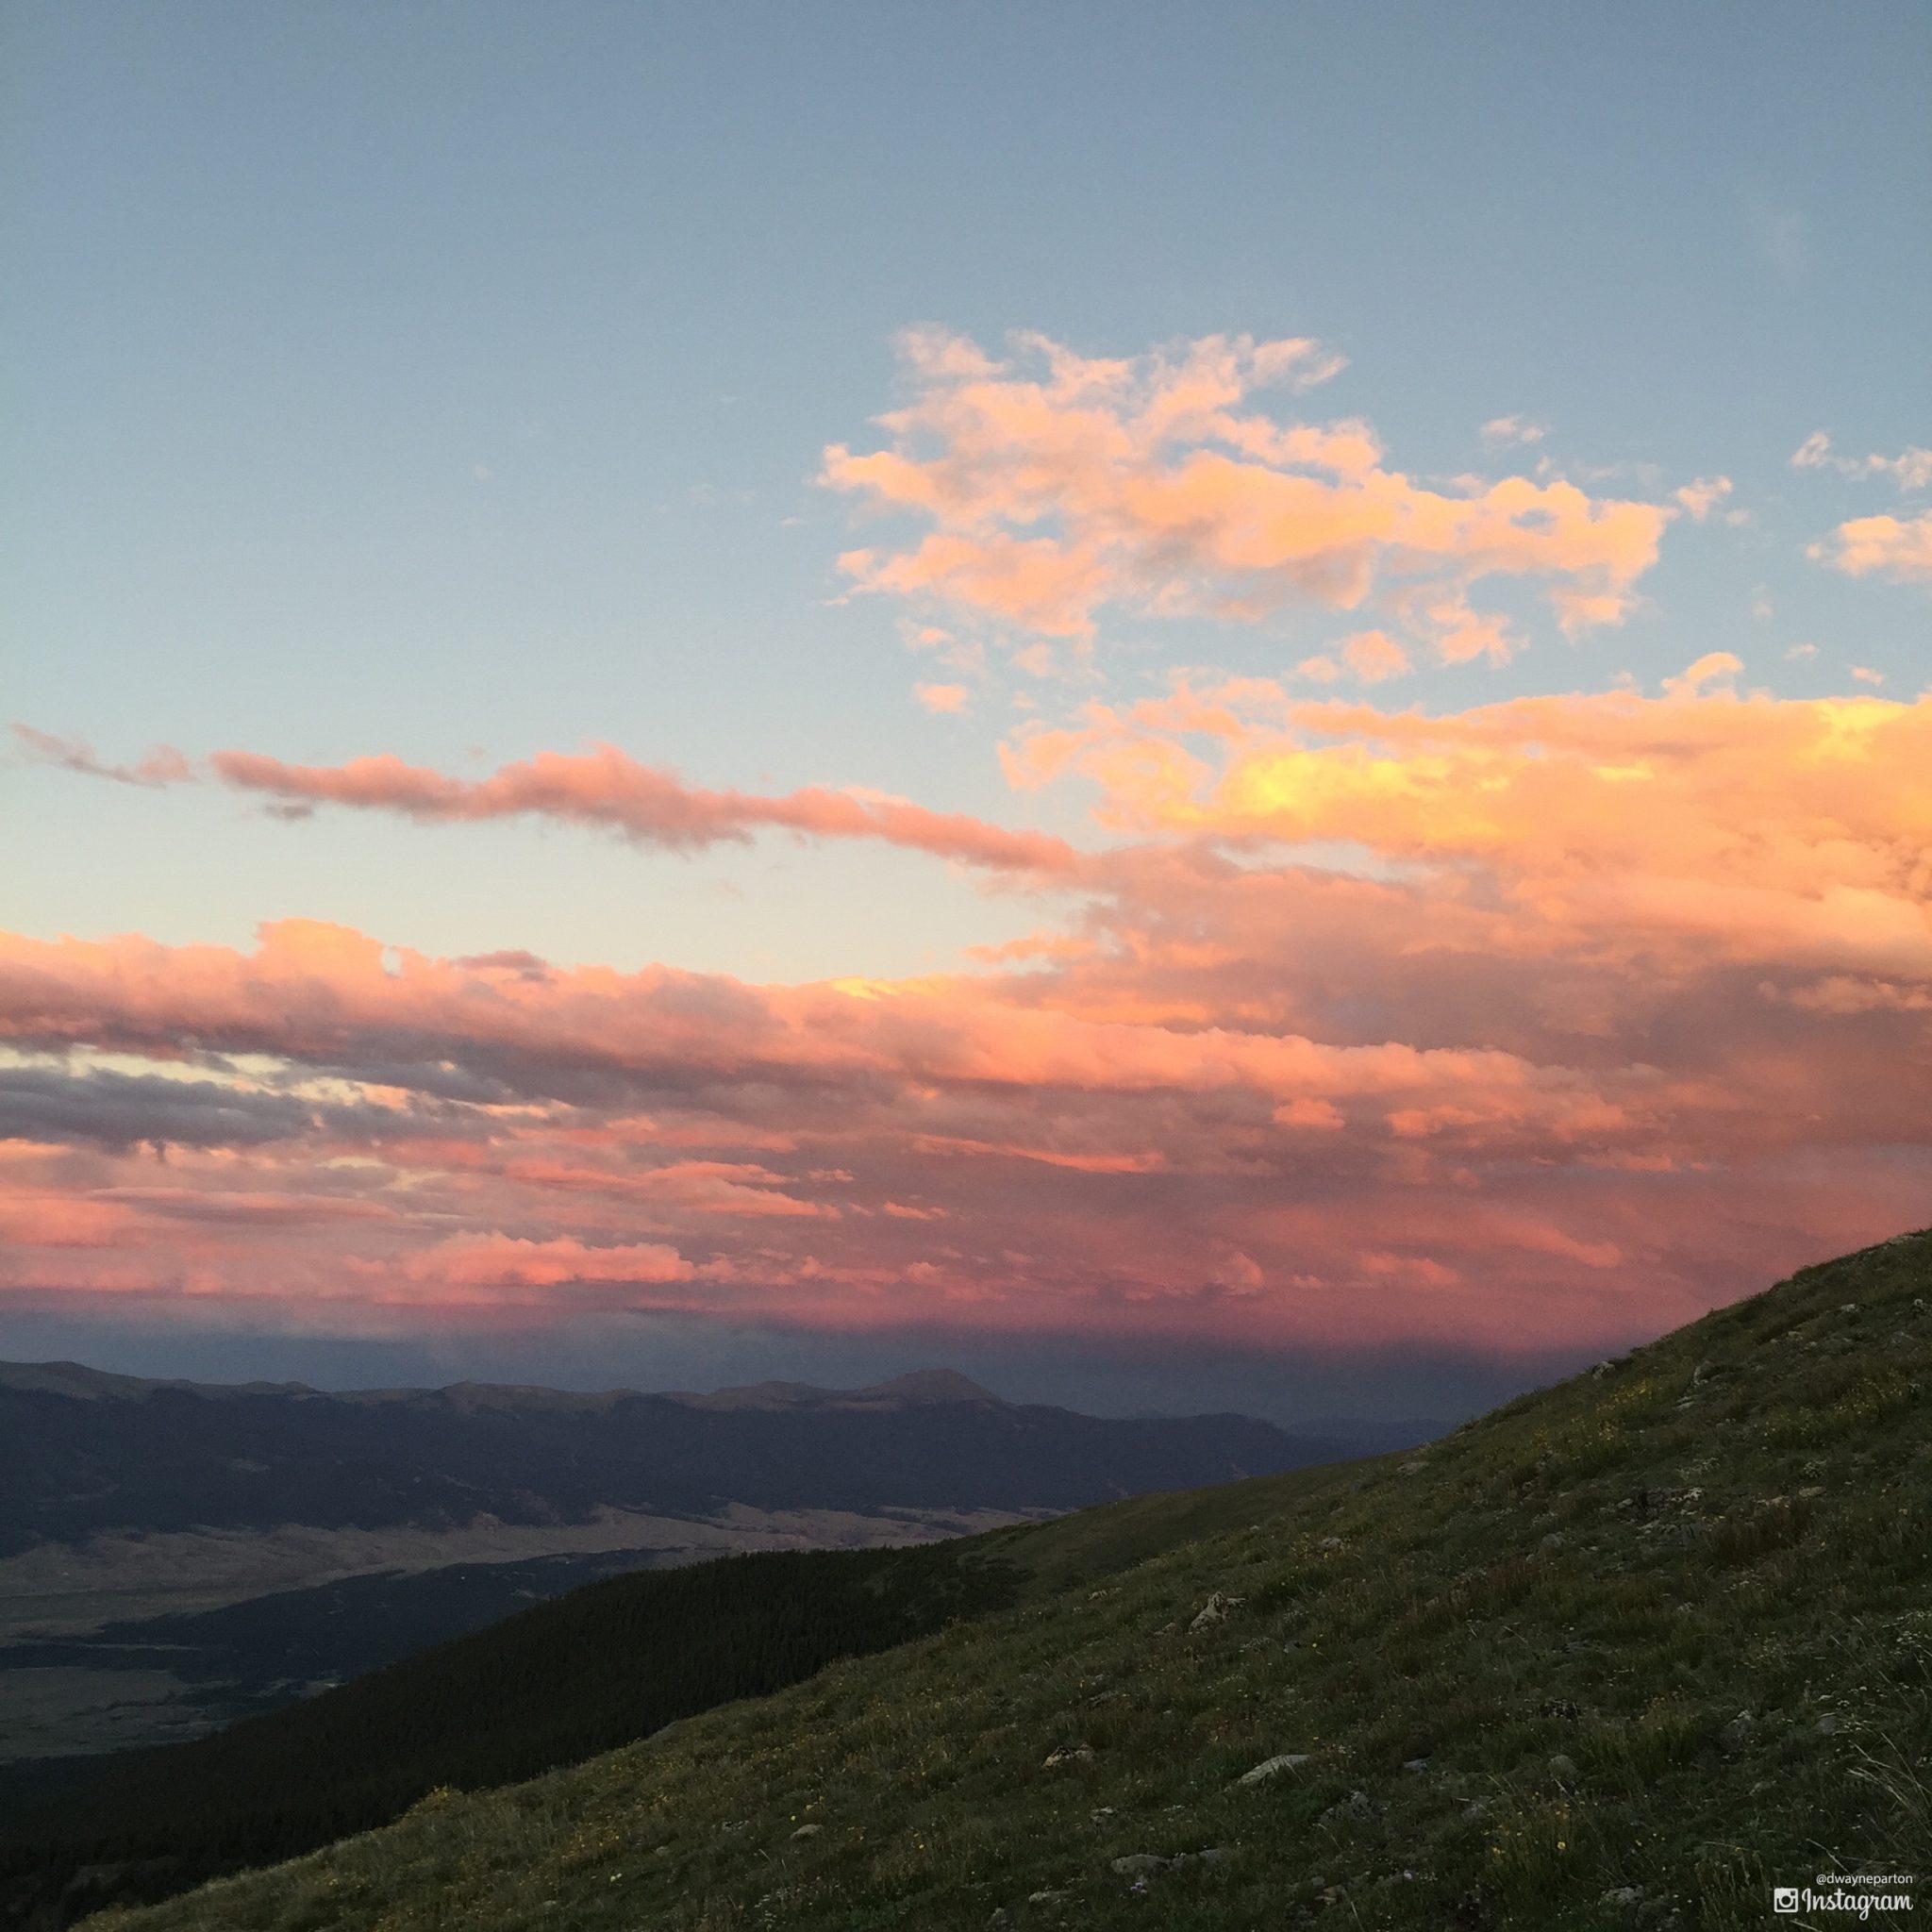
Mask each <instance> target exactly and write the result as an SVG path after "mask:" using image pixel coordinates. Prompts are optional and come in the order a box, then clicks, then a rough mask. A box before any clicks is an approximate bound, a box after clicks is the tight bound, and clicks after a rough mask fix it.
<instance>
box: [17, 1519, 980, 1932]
mask: <svg viewBox="0 0 1932 1932" xmlns="http://www.w3.org/2000/svg"><path fill="white" fill-rule="evenodd" d="M1017 1583H1018V1573H1017V1572H1015V1571H1014V1570H1013V1569H1011V1568H1010V1567H1009V1566H1008V1565H1006V1564H1004V1563H999V1562H993V1561H989V1560H988V1559H987V1558H985V1557H983V1556H979V1555H976V1554H973V1553H970V1552H969V1550H968V1548H967V1547H966V1546H964V1545H959V1544H953V1543H933V1544H924V1545H921V1546H918V1547H915V1548H910V1549H900V1550H859V1551H814V1552H779V1553H772V1554H766V1555H758V1556H746V1557H725V1558H723V1559H721V1560H718V1561H715V1562H708V1563H701V1564H696V1565H693V1566H691V1568H688V1569H682V1570H670V1571H654V1572H647V1573H644V1574H637V1575H630V1576H622V1577H613V1578H611V1579H609V1580H608V1581H606V1582H603V1583H594V1584H591V1585H589V1586H587V1587H586V1588H584V1589H582V1590H578V1591H573V1592H572V1593H571V1594H570V1595H568V1596H565V1597H560V1598H558V1599H557V1600H556V1601H555V1602H552V1603H547V1604H541V1605H539V1606H537V1607H534V1608H531V1609H529V1610H525V1611H524V1612H523V1613H521V1614H520V1615H517V1616H514V1617H510V1618H508V1619H506V1620H505V1621H504V1622H502V1623H500V1624H492V1625H491V1627H489V1628H488V1629H485V1630H480V1631H477V1632H476V1633H475V1634H474V1635H473V1636H469V1637H465V1638H461V1639H458V1641H455V1642H453V1643H448V1644H444V1645H441V1646H440V1647H439V1648H437V1649H435V1650H431V1651H426V1652H425V1653H423V1654H422V1655H421V1656H418V1657H411V1658H408V1659H407V1660H406V1661H404V1662H402V1663H399V1664H393V1665H391V1666H390V1667H389V1668H388V1669H386V1670H382V1671H377V1672H375V1673H374V1674H371V1675H369V1676H366V1677H362V1678H358V1679H357V1680H356V1681H355V1682H353V1683H350V1684H345V1685H343V1686H341V1688H340V1689H337V1690H334V1691H326V1692H325V1693H324V1694H323V1695H321V1696H319V1697H316V1698H313V1699H311V1700H310V1701H309V1702H308V1703H305V1704H299V1705H295V1706H292V1707H289V1708H287V1709H283V1710H278V1711H274V1712H271V1713H269V1714H267V1715H265V1716H261V1717H257V1718H251V1719H248V1720H246V1721H244V1722H243V1723H241V1724H236V1725H234V1726H233V1727H232V1728H230V1729H228V1730H225V1731H222V1732H218V1733H216V1734H214V1735H213V1736H210V1737H207V1738H202V1739H197V1740H194V1741H193V1742H192V1743H187V1744H175V1745H169V1746H165V1747H162V1748H158V1749H155V1750H149V1751H142V1752H129V1753H125V1754H117V1756H116V1757H115V1758H114V1760H112V1762H111V1763H110V1764H109V1765H108V1767H106V1768H105V1769H103V1770H101V1771H99V1772H97V1773H96V1774H93V1775H92V1776H85V1777H79V1778H76V1779H75V1780H74V1781H73V1782H72V1783H67V1784H64V1785H63V1787H62V1788H61V1789H60V1790H58V1791H56V1792H54V1793H52V1794H51V1795H49V1796H47V1797H46V1798H45V1799H43V1800H42V1802H41V1803H39V1804H37V1805H35V1806H33V1807H30V1808H24V1809H22V1810H20V1811H19V1812H18V1813H17V1814H16V1815H15V1816H13V1817H11V1818H10V1819H8V1821H7V1822H6V1823H5V1824H0V1900H4V1907H0V1924H9V1925H12V1926H19V1927H25V1926H57V1925H61V1924H67V1923H69V1922H71V1920H73V1919H74V1918H76V1917H78V1916H80V1915H81V1914H82V1913H83V1912H86V1911H92V1910H96V1909H98V1908H99V1907H101V1906H103V1905H106V1904H109V1903H114V1902H123V1901H125V1902H132V1901H136V1900H151V1899H156V1898H163V1897H167V1896H169V1895H170V1894H172V1893H174V1892H176V1891H181V1890H186V1889H188V1888H189V1887H191V1886H193V1885H196V1884H199V1883H200V1882H201V1881H202V1880H204V1879H206V1878H209V1877H213V1876H216V1875H218V1874H223V1873H225V1872H232V1871H236V1870H239V1869H242V1868H244V1867H247V1866H251V1865H261V1864H268V1863H273V1862H275V1861H277V1860H280V1859H283V1858H290V1857H296V1856H298V1855H299V1854H301V1853H303V1852H307V1851H311V1850H313V1849H315V1848H316V1847H317V1846H319V1845H324V1844H326V1843H328V1842H329V1841H331V1840H334V1839H338V1838H341V1837H344V1836H346V1835H348V1834H350V1833H352V1832H358V1831H366V1830H368V1829H370V1828H372V1827H374V1826H375V1825H379V1824H388V1823H389V1822H390V1821H391V1820H392V1819H394V1818H396V1817H398V1816H400V1815H401V1813H402V1812H404V1811H406V1810H407V1809H408V1807H410V1806H411V1805H412V1804H414V1803H415V1802H416V1801H417V1800H418V1799H419V1798H421V1797H423V1796H424V1795H425V1793H426V1792H428V1791H430V1790H435V1789H436V1788H437V1787H438V1786H441V1785H449V1786H454V1787H456V1788H457V1789H458V1790H478V1789H482V1788H485V1787H488V1786H491V1785H499V1784H507V1783H511V1782H514V1781H516V1780H518V1779H521V1778H525V1777H531V1776H534V1775H536V1774H538V1773H540V1772H542V1771H547V1770H550V1769H553V1768H554V1767H556V1766H558V1765H564V1764H573V1763H576V1762H579V1761H581V1760H582V1759H583V1758H586V1757H594V1756H595V1755H596V1754H597V1753H599V1752H602V1751H608V1750H611V1749H613V1748H614V1747H615V1746H617V1745H620V1744H624V1743H627V1742H629V1741H630V1740H633V1739H637V1738H642V1737H646V1736H648V1735H649V1734H650V1733H651V1732H652V1731H655V1730H657V1729H658V1728H659V1727H661V1726H662V1725H664V1724H669V1723H671V1722H672V1721H673V1720H674V1719H676V1718H682V1717H690V1716H693V1715H695V1714H696V1713H697V1712H699V1711H702V1710H707V1709H709V1708H710V1707H713V1706H715V1705H718V1704H723V1703H727V1702H729V1701H731V1700H733V1699H735V1698H741V1697H758V1696H762V1695H765V1694H768V1693H769V1692H771V1691H777V1690H780V1689H782V1688H783V1687H785V1686H786V1685H788V1684H794V1683H797V1682H798V1681H800V1680H801V1679H802V1678H805V1677H808V1676H810V1675H811V1674H813V1673H814V1672H816V1671H818V1670H821V1669H823V1668H824V1666H825V1665H826V1664H828V1663H831V1662H833V1661H834V1660H836V1659H838V1658H840V1657H857V1656H862V1655H865V1654H868V1653H871V1652H874V1651H879V1650H884V1649H888V1648H890V1647H891V1645H893V1644H896V1643H902V1642H905V1641H908V1639H910V1638H913V1637H918V1636H921V1635H924V1633H926V1632H927V1631H931V1630H935V1629H938V1628H940V1627H941V1626H942V1625H943V1624H947V1623H949V1622H952V1621H954V1620H955V1619H958V1618H960V1617H970V1616H975V1615H980V1614H983V1613H985V1612H987V1611H989V1610H991V1609H995V1608H998V1607H1002V1606H1003V1605H1005V1604H1007V1603H1008V1602H1010V1601H1012V1600H1013V1597H1014V1595H1015V1592H1016V1588H1017Z"/></svg>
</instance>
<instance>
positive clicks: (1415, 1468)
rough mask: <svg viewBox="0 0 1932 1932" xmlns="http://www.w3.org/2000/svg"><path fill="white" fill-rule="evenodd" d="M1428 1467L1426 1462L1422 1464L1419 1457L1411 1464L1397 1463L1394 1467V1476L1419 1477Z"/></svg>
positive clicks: (1422, 1461)
mask: <svg viewBox="0 0 1932 1932" xmlns="http://www.w3.org/2000/svg"><path fill="white" fill-rule="evenodd" d="M1428 1466H1429V1465H1428V1464H1427V1463H1426V1462H1424V1460H1423V1459H1422V1457H1419V1456H1418V1457H1416V1458H1415V1460H1414V1461H1412V1462H1403V1463H1398V1464H1397V1465H1396V1470H1395V1474H1397V1475H1420V1474H1422V1473H1423V1471H1424V1470H1425V1469H1426V1468H1428Z"/></svg>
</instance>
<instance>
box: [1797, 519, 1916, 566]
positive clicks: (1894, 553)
mask: <svg viewBox="0 0 1932 1932" xmlns="http://www.w3.org/2000/svg"><path fill="white" fill-rule="evenodd" d="M1833 535H1834V539H1835V541H1836V543H1837V546H1838V547H1837V548H1836V549H1833V548H1832V545H1831V544H1830V543H1828V542H1827V543H1814V544H1812V545H1811V547H1810V549H1809V550H1808V551H1807V553H1806V554H1807V556H1809V557H1810V558H1812V559H1813V561H1815V562H1819V563H1826V564H1829V565H1830V566H1831V568H1832V569H1833V570H1841V571H1843V572H1844V574H1845V575H1847V576H1851V577H1863V576H1883V577H1890V578H1891V579H1892V581H1893V582H1895V583H1902V584H1917V583H1932V511H1928V512H1927V513H1926V514H1924V515H1923V516H1916V517H1907V518H1905V519H1900V518H1898V517H1890V516H1879V517H1854V518H1853V519H1852V521H1851V522H1850V523H1846V524H1840V525H1839V526H1838V529H1837V530H1836V531H1835V532H1834V533H1833Z"/></svg>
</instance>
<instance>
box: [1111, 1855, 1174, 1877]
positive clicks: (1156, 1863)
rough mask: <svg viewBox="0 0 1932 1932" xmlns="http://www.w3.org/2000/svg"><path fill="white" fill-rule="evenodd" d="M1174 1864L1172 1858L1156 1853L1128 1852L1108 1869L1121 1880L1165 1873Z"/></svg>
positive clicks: (1113, 1861) (1112, 1862) (1116, 1859)
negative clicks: (1117, 1874) (1115, 1873)
mask: <svg viewBox="0 0 1932 1932" xmlns="http://www.w3.org/2000/svg"><path fill="white" fill-rule="evenodd" d="M1173 1863H1174V1860H1173V1859H1172V1858H1163V1857H1161V1856H1160V1854H1159V1853H1158V1852H1129V1853H1128V1854H1127V1855H1126V1857H1124V1858H1115V1859H1113V1860H1112V1861H1111V1863H1110V1866H1109V1869H1110V1870H1112V1871H1114V1872H1117V1873H1119V1874H1120V1875H1121V1876H1122V1877H1123V1878H1145V1877H1146V1876H1147V1875H1148V1874H1150V1873H1154V1872H1165V1871H1166V1870H1167V1869H1168V1867H1169V1866H1170V1865H1172V1864H1173Z"/></svg>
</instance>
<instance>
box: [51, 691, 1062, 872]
mask: <svg viewBox="0 0 1932 1932" xmlns="http://www.w3.org/2000/svg"><path fill="white" fill-rule="evenodd" d="M943 689H954V687H946V688H943ZM14 730H15V731H16V733H18V734H19V735H20V736H21V737H22V739H23V740H24V741H26V743H27V744H28V746H29V749H30V751H31V752H32V754H33V756H34V757H35V758H37V760H38V761H40V762H42V763H52V764H58V765H60V766H62V767H64V768H65V769H68V770H72V771H77V772H82V773H86V774H91V775H95V776H103V775H105V776H121V775H124V768H122V767H108V766H103V765H101V764H100V763H99V762H98V761H97V760H95V759H94V758H92V753H90V752H89V751H88V750H87V748H86V747H85V746H83V745H80V744H79V743H77V742H76V741H65V740H60V739H55V738H51V737H49V736H48V735H47V734H46V733H44V732H39V731H33V730H31V729H29V728H28V727H26V726H25V725H18V724H17V725H15V726H14ZM125 769H126V770H135V771H147V772H151V773H152V774H154V775H152V776H150V777H149V778H146V779H143V780H142V782H144V783H153V784H180V783H189V782H193V779H194V775H195V774H194V772H193V768H192V766H191V765H190V764H189V763H188V761H187V760H186V759H185V758H182V757H181V755H180V754H179V753H178V752H174V751H166V750H164V751H162V752H158V753H156V754H154V755H153V756H152V757H150V758H147V759H145V760H143V761H142V764H141V765H140V766H138V767H131V768H125ZM208 770H209V771H210V772H211V773H212V774H213V775H214V776H215V778H216V779H217V780H219V781H220V782H221V783H222V784H224V785H227V786H229V787H231V788H233V789H234V790H236V791H248V792H254V793H256V794H258V795H259V796H263V797H266V798H270V799H273V800H274V801H275V808H277V809H279V810H282V811H283V812H285V813H286V814H288V815H291V816H297V815H302V814H305V813H307V812H308V811H310V810H312V809H314V808H316V807H317V806H321V805H334V806H340V807H344V808H350V809H354V810H363V811H390V812H395V813H398V814H400V815H401V816H403V817H405V818H410V819H414V820H416V821H417V822H418V823H420V824H462V823H475V822H477V821H481V820H487V819H499V818H517V817H525V816H527V817H538V818H550V819H557V820H561V821H565V822H567V823H571V824H580V825H588V826H594V827H598V828H601V829H604V830H608V831H615V832H618V833H621V834H622V835H623V836H625V837H626V838H629V839H633V840H636V841H638V842H639V843H641V844H645V845H652V846H657V847H659V848H662V849H665V850H669V851H684V852H689V851H696V850H701V849H703V848H704V847H706V846H709V845H715V844H719V843H723V842H730V841H744V840H746V839H748V838H750V837H751V836H752V834H753V833H755V832H758V831H760V830H767V829H773V830H781V831H790V832H796V833H799V834H801V835H803V836H806V837H808V838H821V839H871V840H877V841H880V842H882V843H885V844H891V845H902V846H906V847H908V848H910V849H912V850H915V851H921V852H926V853H930V854H932V855H933V856H934V857H935V858H950V859H956V860H958V861H959V862H960V863H962V864H967V865H980V866H986V867H989V868H991V869H992V870H994V871H1007V872H1023V873H1025V872H1031V873H1045V874H1054V873H1063V872H1070V871H1073V870H1074V869H1075V868H1076V866H1077V864H1078V862H1079V861H1078V855H1077V854H1076V853H1075V852H1074V849H1073V848H1072V847H1071V846H1069V845H1068V844H1067V843H1066V842H1065V841H1062V840H1058V839H1054V838H1050V837H1047V836H1045V835H1043V834H1041V833H1034V832H1013V831H1008V830H1006V829H1005V828H1004V827H1001V826H997V825H991V824H986V823H985V822H984V821H983V820H979V819H974V818H971V817H968V816H967V815H965V814H963V813H959V812H938V811H931V810H928V809H927V808H925V807H924V806H919V805H913V804H910V803H908V801H905V800H902V799H891V798H879V797H862V796H859V795H858V794H856V793H853V792H849V791H828V790H825V789H824V788H822V787H817V786H808V787H806V788H804V789H802V790H800V791H791V792H787V793H785V794H784V795H783V796H781V797H775V798H774V797H764V796H760V795H758V794H757V793H753V792H743V791H705V790H702V789H700V788H698V787H695V786H690V785H686V784H685V783H684V782H683V781H682V780H681V779H680V778H679V777H678V776H677V775H676V774H675V773H672V772H666V771H662V770H659V769H658V768H656V767H654V766H650V765H641V764H639V763H638V762H637V761H636V760H635V759H634V758H627V757H626V756H625V754H624V753H623V752H621V751H619V750H617V749H616V747H615V746H613V745H608V744H600V745H595V746H593V747H591V750H589V751H587V752H583V753H578V754H567V753H561V752H541V753H539V754H538V756H537V757H536V758H529V759H525V760H522V761H520V762H516V763H512V764H507V765H503V766H500V767H499V768H498V769H497V770H496V771H495V772H492V773H491V774H490V775H489V776H488V777H484V778H475V779H471V778H458V777H453V776H451V775H450V774H446V773H443V772H439V771H437V770H435V769H433V768H432V767H430V766H426V765H411V764H407V763H405V762H404V761H403V760H402V759H401V758H396V757H394V756H392V755H391V754H390V753H387V752H384V753H378V754H376V755H375V756H372V757H365V758H351V759H349V760H348V761H347V762H346V763H345V764H341V765H291V764H287V763H284V762H283V761H282V760H281V759H280V758H271V757H268V756H266V755H264V754H262V753H259V752H250V751H218V752H215V753H214V754H212V755H211V756H210V758H208Z"/></svg>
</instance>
